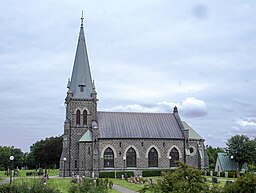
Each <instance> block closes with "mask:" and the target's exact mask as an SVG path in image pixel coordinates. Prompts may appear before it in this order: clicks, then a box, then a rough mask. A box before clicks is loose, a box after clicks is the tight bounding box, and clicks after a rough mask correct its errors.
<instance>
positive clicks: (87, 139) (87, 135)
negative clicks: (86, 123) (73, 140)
mask: <svg viewBox="0 0 256 193" xmlns="http://www.w3.org/2000/svg"><path fill="white" fill-rule="evenodd" d="M91 141H92V132H91V131H90V130H87V131H86V132H85V134H84V135H83V136H82V137H81V139H80V140H79V142H91Z"/></svg>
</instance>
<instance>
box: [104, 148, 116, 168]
mask: <svg viewBox="0 0 256 193" xmlns="http://www.w3.org/2000/svg"><path fill="white" fill-rule="evenodd" d="M104 167H105V168H107V167H110V168H113V167H114V152H113V150H112V149H111V148H110V147H108V148H107V149H106V150H105V151H104Z"/></svg>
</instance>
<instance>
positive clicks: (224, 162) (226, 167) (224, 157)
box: [217, 153, 238, 171]
mask: <svg viewBox="0 0 256 193" xmlns="http://www.w3.org/2000/svg"><path fill="white" fill-rule="evenodd" d="M217 159H219V162H220V165H221V167H222V170H223V171H232V170H236V169H237V168H238V163H237V162H236V161H234V160H232V159H230V157H229V156H228V154H227V153H218V157H217Z"/></svg>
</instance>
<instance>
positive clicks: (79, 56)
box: [70, 12, 93, 99]
mask: <svg viewBox="0 0 256 193" xmlns="http://www.w3.org/2000/svg"><path fill="white" fill-rule="evenodd" d="M83 20H84V17H83V12H82V17H81V27H80V33H79V38H78V44H77V49H76V55H75V61H74V66H73V71H72V77H71V82H70V90H71V91H72V93H73V98H78V99H90V98H92V97H91V94H92V93H93V83H92V77H91V71H90V65H89V60H88V54H87V49H86V43H85V35H84V27H83Z"/></svg>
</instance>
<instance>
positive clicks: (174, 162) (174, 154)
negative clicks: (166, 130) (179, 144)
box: [170, 148, 179, 167]
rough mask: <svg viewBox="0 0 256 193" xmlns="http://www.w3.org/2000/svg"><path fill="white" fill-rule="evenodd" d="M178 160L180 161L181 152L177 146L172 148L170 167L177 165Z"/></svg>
mask: <svg viewBox="0 0 256 193" xmlns="http://www.w3.org/2000/svg"><path fill="white" fill-rule="evenodd" d="M177 161H179V152H178V150H177V149H176V148H172V150H171V152H170V167H177Z"/></svg>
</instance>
